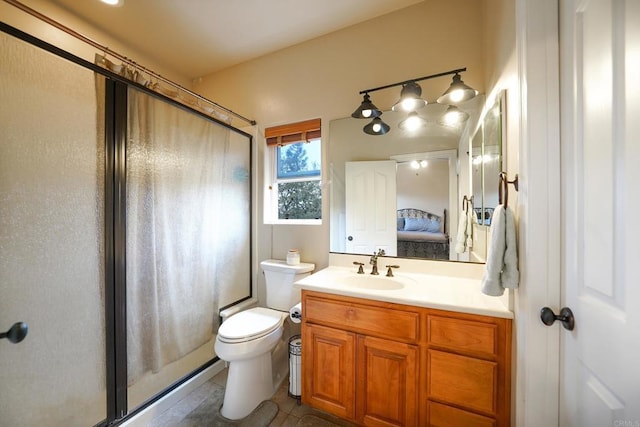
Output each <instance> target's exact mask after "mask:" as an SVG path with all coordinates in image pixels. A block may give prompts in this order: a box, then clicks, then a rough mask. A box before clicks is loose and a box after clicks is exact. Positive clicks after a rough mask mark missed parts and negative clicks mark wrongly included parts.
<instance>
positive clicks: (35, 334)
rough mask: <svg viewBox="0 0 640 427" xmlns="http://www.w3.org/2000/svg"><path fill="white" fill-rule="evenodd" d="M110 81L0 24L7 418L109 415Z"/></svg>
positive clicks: (1, 404) (48, 422) (0, 349)
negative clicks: (17, 334)
mask: <svg viewBox="0 0 640 427" xmlns="http://www.w3.org/2000/svg"><path fill="white" fill-rule="evenodd" d="M96 79H97V80H96ZM103 85H104V81H103V78H102V77H96V76H95V75H94V73H93V72H92V71H90V70H87V69H85V68H83V67H80V66H78V65H76V64H73V63H71V62H68V61H66V60H64V59H61V58H59V57H56V56H54V55H52V54H50V53H47V52H45V51H43V50H41V49H39V48H37V47H34V46H32V45H29V44H27V43H25V42H23V41H20V40H18V39H15V38H13V37H12V36H9V35H7V34H4V33H0V100H1V101H0V332H5V331H6V330H7V329H8V328H9V327H10V326H11V325H12V324H14V323H15V322H19V321H21V322H25V323H26V324H27V325H28V334H27V336H26V338H25V339H24V340H23V341H22V342H19V343H15V344H14V343H11V342H10V341H9V340H8V339H1V340H0V424H1V425H6V426H21V427H29V426H66V427H69V426H82V427H86V426H89V425H96V424H99V423H100V422H102V421H103V420H105V419H106V412H107V409H106V380H105V377H106V374H105V353H106V351H105V326H104V313H105V308H104V269H105V266H104V244H103V241H104V236H103V234H104V219H103V212H104V184H103V183H104V166H103V165H104V136H103V135H104V123H103V122H104V119H103V116H104V113H103V106H102V105H101V104H102V103H103V101H98V99H100V98H101V97H100V96H98V95H97V93H96V87H101V86H103ZM101 135H102V136H101Z"/></svg>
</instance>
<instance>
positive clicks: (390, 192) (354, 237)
mask: <svg viewBox="0 0 640 427" xmlns="http://www.w3.org/2000/svg"><path fill="white" fill-rule="evenodd" d="M345 199H346V209H345V213H346V217H345V220H346V236H347V242H346V249H347V252H348V253H357V254H373V253H374V252H377V251H378V250H379V249H384V251H385V254H386V255H389V256H396V253H397V241H396V224H397V221H396V217H397V213H396V162H395V161H394V160H383V161H374V162H347V163H345Z"/></svg>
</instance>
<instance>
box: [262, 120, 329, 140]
mask: <svg viewBox="0 0 640 427" xmlns="http://www.w3.org/2000/svg"><path fill="white" fill-rule="evenodd" d="M264 136H265V138H267V145H268V146H272V145H280V146H282V145H288V144H296V143H298V142H307V141H309V140H312V139H318V138H320V119H313V120H307V121H304V122H298V123H290V124H287V125H281V126H274V127H270V128H266V129H265V130H264Z"/></svg>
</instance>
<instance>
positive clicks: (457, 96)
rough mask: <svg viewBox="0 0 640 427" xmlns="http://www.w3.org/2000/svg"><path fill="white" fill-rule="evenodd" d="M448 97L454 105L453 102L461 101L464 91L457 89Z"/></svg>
mask: <svg viewBox="0 0 640 427" xmlns="http://www.w3.org/2000/svg"><path fill="white" fill-rule="evenodd" d="M449 96H450V97H451V101H452V102H454V103H455V102H460V101H462V98H463V97H464V91H463V90H460V89H457V90H454V91H453V92H451V93H450V94H449Z"/></svg>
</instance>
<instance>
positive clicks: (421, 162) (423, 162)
mask: <svg viewBox="0 0 640 427" xmlns="http://www.w3.org/2000/svg"><path fill="white" fill-rule="evenodd" d="M428 164H429V163H428V162H427V161H426V160H421V161H420V167H422V168H426V167H427V165H428Z"/></svg>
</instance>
